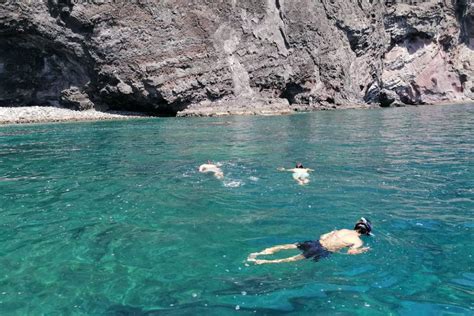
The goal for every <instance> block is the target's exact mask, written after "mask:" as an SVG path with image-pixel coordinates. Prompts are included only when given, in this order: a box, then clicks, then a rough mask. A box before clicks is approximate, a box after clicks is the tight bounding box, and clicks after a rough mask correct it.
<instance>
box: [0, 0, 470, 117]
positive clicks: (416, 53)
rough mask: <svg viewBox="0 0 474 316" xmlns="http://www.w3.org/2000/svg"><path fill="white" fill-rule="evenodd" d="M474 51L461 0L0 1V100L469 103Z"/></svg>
mask: <svg viewBox="0 0 474 316" xmlns="http://www.w3.org/2000/svg"><path fill="white" fill-rule="evenodd" d="M404 2H407V1H404ZM473 49H474V6H473V5H472V3H471V0H458V1H447V0H440V1H435V0H433V1H425V2H422V1H418V2H417V3H416V1H410V3H396V2H395V1H377V0H36V1H35V0H0V105H1V106H15V105H43V104H52V105H61V106H65V107H69V108H75V109H87V108H91V107H96V108H98V109H115V110H117V109H121V110H134V111H146V112H152V113H155V114H158V115H176V114H181V115H183V113H184V115H186V114H193V113H207V112H206V111H208V112H213V111H214V112H215V111H217V112H218V111H221V110H223V111H226V109H227V108H229V107H231V108H233V109H236V108H237V109H239V108H242V109H254V108H270V109H271V108H280V109H282V108H288V109H291V108H293V107H297V108H301V107H303V108H308V109H313V108H314V109H317V108H327V107H347V106H357V105H363V104H375V105H381V106H390V105H399V104H430V103H439V102H453V101H464V100H466V101H468V100H473V99H474V82H473V71H474V67H473V66H474V65H473V63H474V52H473Z"/></svg>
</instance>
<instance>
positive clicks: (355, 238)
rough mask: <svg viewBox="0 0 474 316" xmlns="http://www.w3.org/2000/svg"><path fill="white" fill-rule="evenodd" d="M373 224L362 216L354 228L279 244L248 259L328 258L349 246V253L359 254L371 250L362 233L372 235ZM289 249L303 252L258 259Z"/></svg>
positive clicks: (290, 260)
mask: <svg viewBox="0 0 474 316" xmlns="http://www.w3.org/2000/svg"><path fill="white" fill-rule="evenodd" d="M371 231H372V224H371V222H370V221H369V220H368V219H366V218H364V217H362V218H361V219H360V220H359V221H358V222H357V223H356V224H355V227H354V229H353V230H350V229H339V230H333V231H332V232H329V233H327V234H324V235H321V236H320V237H319V240H314V241H305V242H302V243H296V244H287V245H279V246H274V247H271V248H267V249H265V250H263V251H260V252H254V253H251V254H250V255H249V256H248V258H247V261H249V262H255V264H264V263H281V262H292V261H298V260H302V259H310V258H311V259H313V260H315V261H318V260H319V259H321V258H326V257H327V256H329V255H330V254H331V253H333V252H338V251H339V250H341V249H343V248H349V249H348V250H347V254H350V255H358V254H361V253H364V252H367V251H369V250H370V248H369V247H363V245H364V242H363V241H362V239H360V236H361V235H368V236H372V233H371ZM287 249H299V250H301V251H302V254H299V255H296V256H293V257H289V258H284V259H275V260H263V259H256V258H257V256H259V255H272V254H274V253H275V252H278V251H280V250H287Z"/></svg>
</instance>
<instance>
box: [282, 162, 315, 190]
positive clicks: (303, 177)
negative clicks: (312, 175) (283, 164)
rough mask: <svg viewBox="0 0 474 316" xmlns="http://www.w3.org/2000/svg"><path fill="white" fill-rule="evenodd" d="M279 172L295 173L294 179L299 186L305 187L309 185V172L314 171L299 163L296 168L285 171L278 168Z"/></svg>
mask: <svg viewBox="0 0 474 316" xmlns="http://www.w3.org/2000/svg"><path fill="white" fill-rule="evenodd" d="M278 170H279V171H290V172H292V173H293V179H295V181H296V182H298V184H299V185H305V184H308V183H309V172H311V171H314V170H313V169H309V168H305V167H303V165H302V164H301V163H297V164H296V167H295V168H292V169H285V168H278Z"/></svg>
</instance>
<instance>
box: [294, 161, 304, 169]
mask: <svg viewBox="0 0 474 316" xmlns="http://www.w3.org/2000/svg"><path fill="white" fill-rule="evenodd" d="M296 168H300V169H303V168H304V167H303V164H302V163H301V162H298V163H296Z"/></svg>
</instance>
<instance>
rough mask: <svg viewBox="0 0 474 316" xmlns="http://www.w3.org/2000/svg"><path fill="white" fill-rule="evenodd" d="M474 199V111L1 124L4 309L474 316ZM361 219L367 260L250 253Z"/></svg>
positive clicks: (0, 304) (0, 299) (0, 285)
mask: <svg viewBox="0 0 474 316" xmlns="http://www.w3.org/2000/svg"><path fill="white" fill-rule="evenodd" d="M207 160H212V161H214V162H219V163H221V164H222V170H223V172H224V174H225V178H224V180H223V181H219V180H217V179H216V178H214V177H213V176H212V175H204V174H200V173H199V172H198V167H199V165H200V164H201V163H205V162H206V161H207ZM296 162H302V163H303V164H304V165H305V166H307V167H309V168H312V169H314V170H315V171H314V172H312V173H310V177H309V180H310V183H309V184H308V185H306V186H300V185H298V184H297V183H296V182H295V181H294V179H293V178H292V175H291V173H290V172H280V171H278V170H277V168H279V167H285V168H291V167H293V166H294V165H295V163H296ZM473 190H474V107H473V106H472V105H456V106H444V107H441V106H434V107H409V108H397V109H386V110H367V111H354V110H348V111H334V112H319V113H311V114H301V115H292V116H278V117H226V118H191V119H179V118H167V119H159V118H157V119H146V120H130V121H126V122H123V121H120V122H88V123H74V124H45V125H29V126H27V125H24V126H3V127H0V313H1V315H71V314H74V315H158V314H159V315H219V316H220V315H234V314H235V315H237V314H239V315H240V314H244V315H254V314H257V315H280V314H291V315H333V314H338V315H354V314H356V315H389V314H392V315H467V314H472V312H473V310H474V305H473V300H472V294H473V273H474V271H473V268H472V267H473V266H474V258H473V255H474V243H473V242H472V241H473V240H474V233H473V228H474V226H473V223H474V216H473V209H474V194H473V192H474V191H473ZM361 216H365V217H368V218H369V219H370V220H371V221H372V223H373V225H374V233H375V237H372V238H368V237H367V238H366V237H364V241H365V243H366V245H367V246H369V247H371V250H370V251H369V252H368V253H365V254H362V255H358V256H351V255H347V254H344V253H337V254H332V255H331V256H329V257H328V258H325V259H322V260H320V261H319V262H315V261H312V260H303V261H299V262H295V263H286V264H275V265H262V266H256V265H252V264H248V263H246V261H245V260H246V258H247V256H248V254H249V253H251V252H256V251H260V250H262V249H263V248H266V247H270V246H273V245H275V244H284V243H295V242H300V241H304V240H314V239H317V238H319V236H320V235H321V234H323V233H326V232H328V231H331V230H333V229H336V228H353V225H354V223H355V222H356V221H357V219H359V218H360V217H361ZM297 253H298V251H296V250H291V251H286V252H280V253H278V254H275V257H278V258H281V257H285V256H291V255H294V254H297Z"/></svg>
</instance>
